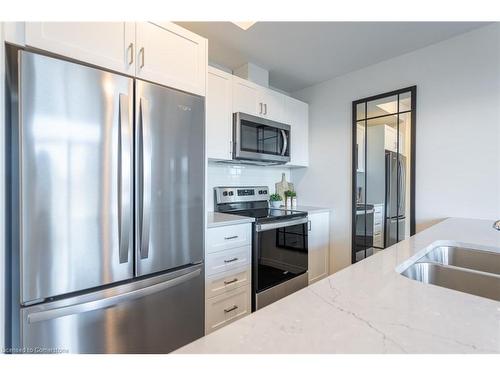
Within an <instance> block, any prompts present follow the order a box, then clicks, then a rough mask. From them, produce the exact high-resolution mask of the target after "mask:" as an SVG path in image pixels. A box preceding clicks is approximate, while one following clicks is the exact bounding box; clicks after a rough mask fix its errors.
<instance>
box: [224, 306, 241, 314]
mask: <svg viewBox="0 0 500 375" xmlns="http://www.w3.org/2000/svg"><path fill="white" fill-rule="evenodd" d="M237 308H238V306H236V305H233V307H231V308H229V309H224V312H225V313H228V312H231V311H234V310H236V309H237Z"/></svg>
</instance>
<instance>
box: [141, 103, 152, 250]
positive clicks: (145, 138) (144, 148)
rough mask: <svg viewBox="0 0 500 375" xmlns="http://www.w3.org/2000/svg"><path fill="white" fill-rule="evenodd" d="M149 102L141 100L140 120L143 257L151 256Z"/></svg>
mask: <svg viewBox="0 0 500 375" xmlns="http://www.w3.org/2000/svg"><path fill="white" fill-rule="evenodd" d="M148 107H149V103H148V101H147V100H146V99H144V98H140V100H139V112H140V114H139V122H140V132H139V138H140V155H139V157H140V166H141V189H140V190H141V198H140V205H139V206H140V207H139V208H140V212H139V215H140V217H139V221H140V223H139V230H140V239H139V252H140V256H141V259H146V258H147V257H148V256H149V225H150V215H151V212H150V209H151V129H150V124H149V112H148V111H149V108H148Z"/></svg>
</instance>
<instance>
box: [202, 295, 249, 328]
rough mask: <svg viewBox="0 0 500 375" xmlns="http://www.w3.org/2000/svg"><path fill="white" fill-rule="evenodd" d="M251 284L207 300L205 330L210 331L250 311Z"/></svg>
mask: <svg viewBox="0 0 500 375" xmlns="http://www.w3.org/2000/svg"><path fill="white" fill-rule="evenodd" d="M250 309H251V307H250V286H249V285H246V286H242V287H239V288H237V289H235V290H233V291H230V292H226V293H224V294H221V295H219V296H217V297H213V298H210V299H207V300H206V324H205V332H206V333H210V332H212V331H215V330H216V329H219V328H221V327H223V326H225V325H226V324H229V323H231V322H233V321H235V320H237V319H239V318H242V317H244V316H245V315H248V314H249V313H250Z"/></svg>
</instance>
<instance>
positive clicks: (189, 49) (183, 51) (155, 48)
mask: <svg viewBox="0 0 500 375" xmlns="http://www.w3.org/2000/svg"><path fill="white" fill-rule="evenodd" d="M136 38H137V39H136V41H137V48H136V59H137V63H136V75H137V77H139V78H142V79H145V80H148V81H151V82H156V83H160V84H162V85H165V86H169V87H173V88H176V89H180V90H183V91H187V92H191V93H194V94H198V95H201V96H205V87H206V71H207V65H208V60H207V40H206V39H205V38H203V37H201V36H199V35H196V34H194V33H192V32H190V31H188V30H186V29H183V28H182V27H180V26H178V25H175V24H173V23H170V22H164V23H158V24H155V23H151V22H138V23H136Z"/></svg>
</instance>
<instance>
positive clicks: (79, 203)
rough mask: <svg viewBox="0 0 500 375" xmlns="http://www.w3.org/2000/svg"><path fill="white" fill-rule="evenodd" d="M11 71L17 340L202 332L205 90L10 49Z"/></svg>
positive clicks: (170, 339) (158, 345) (48, 347)
mask: <svg viewBox="0 0 500 375" xmlns="http://www.w3.org/2000/svg"><path fill="white" fill-rule="evenodd" d="M8 72H9V75H8V86H9V93H10V95H9V100H10V102H9V103H8V104H9V106H8V115H9V117H10V120H11V121H10V123H11V127H10V132H11V133H10V136H11V141H12V142H11V150H10V154H9V155H10V174H11V187H10V198H11V199H10V205H11V206H10V214H11V218H12V221H11V228H10V237H9V241H10V243H9V247H10V249H11V252H10V262H11V264H12V269H11V275H10V276H11V287H12V292H11V305H12V306H11V311H10V320H11V323H12V332H11V336H10V341H11V343H10V344H11V346H12V347H13V348H18V349H17V350H21V351H24V352H52V351H56V352H59V351H62V352H66V351H69V352H75V353H165V352H169V351H171V350H174V349H176V348H178V347H180V346H182V345H184V344H187V343H188V342H190V341H192V340H195V339H197V338H198V337H201V336H202V335H203V333H204V275H203V253H204V252H203V247H204V180H205V176H204V168H205V167H204V166H205V162H204V160H205V156H204V143H205V142H204V137H205V135H204V99H203V98H201V97H198V96H195V95H190V94H187V93H184V92H180V91H176V90H173V89H170V88H167V87H163V86H159V85H156V84H152V83H148V82H144V81H141V80H138V79H135V80H134V79H133V78H130V77H126V76H122V75H118V74H114V73H110V72H107V71H103V70H99V69H96V68H93V67H89V66H84V65H80V64H76V63H72V62H68V61H63V60H60V59H56V58H52V57H47V56H43V55H40V54H36V53H31V52H27V51H22V50H15V49H13V48H9V51H8ZM19 348H20V349H19Z"/></svg>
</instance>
